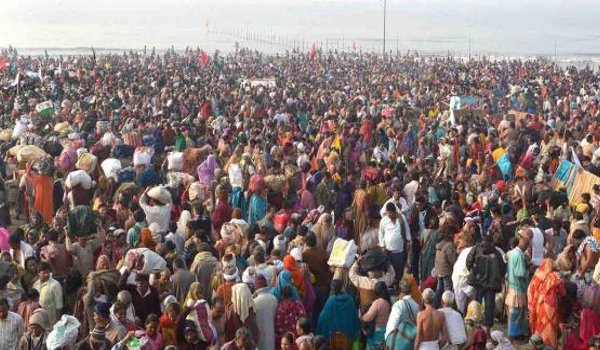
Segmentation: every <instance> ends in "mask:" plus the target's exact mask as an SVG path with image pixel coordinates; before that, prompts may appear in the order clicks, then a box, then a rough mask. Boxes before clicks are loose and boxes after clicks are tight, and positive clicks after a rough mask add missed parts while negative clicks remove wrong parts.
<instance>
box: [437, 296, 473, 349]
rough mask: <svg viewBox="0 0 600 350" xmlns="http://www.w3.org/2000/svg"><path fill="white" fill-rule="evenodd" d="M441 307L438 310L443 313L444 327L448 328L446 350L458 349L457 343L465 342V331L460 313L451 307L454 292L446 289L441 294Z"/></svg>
mask: <svg viewBox="0 0 600 350" xmlns="http://www.w3.org/2000/svg"><path fill="white" fill-rule="evenodd" d="M442 306H443V307H442V308H441V309H439V310H438V311H440V312H442V313H443V314H444V319H445V321H446V329H448V339H449V342H450V345H448V346H446V347H445V348H444V349H446V350H454V349H458V348H459V345H462V344H464V343H466V342H467V333H466V331H465V320H464V319H463V318H462V316H461V315H460V313H459V312H458V311H456V310H454V309H453V308H452V306H454V293H452V292H451V291H449V290H447V291H445V292H444V294H442Z"/></svg>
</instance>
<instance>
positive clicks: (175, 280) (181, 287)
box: [170, 259, 196, 303]
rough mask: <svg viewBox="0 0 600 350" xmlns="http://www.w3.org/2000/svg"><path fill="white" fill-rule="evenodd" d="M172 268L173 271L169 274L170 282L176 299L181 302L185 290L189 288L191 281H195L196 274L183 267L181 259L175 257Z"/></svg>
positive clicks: (183, 263)
mask: <svg viewBox="0 0 600 350" xmlns="http://www.w3.org/2000/svg"><path fill="white" fill-rule="evenodd" d="M173 269H174V270H175V273H174V274H173V275H172V276H171V278H170V282H171V284H172V285H173V289H174V294H175V297H176V298H177V301H178V302H180V303H183V302H184V299H185V293H186V291H188V290H189V289H190V286H191V285H192V283H194V282H196V274H194V273H193V272H191V271H189V270H187V269H186V268H185V262H184V261H183V259H175V261H174V262H173Z"/></svg>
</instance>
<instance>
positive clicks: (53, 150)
mask: <svg viewBox="0 0 600 350" xmlns="http://www.w3.org/2000/svg"><path fill="white" fill-rule="evenodd" d="M44 151H46V153H48V154H49V155H51V156H52V157H58V156H59V155H60V154H61V152H62V151H63V146H62V145H61V144H60V141H59V139H58V137H56V136H50V137H48V138H47V139H46V140H45V141H44Z"/></svg>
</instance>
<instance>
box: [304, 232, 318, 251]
mask: <svg viewBox="0 0 600 350" xmlns="http://www.w3.org/2000/svg"><path fill="white" fill-rule="evenodd" d="M304 243H306V245H307V246H308V247H309V248H314V247H316V246H317V236H316V235H315V234H314V233H313V232H309V233H307V234H306V236H304Z"/></svg>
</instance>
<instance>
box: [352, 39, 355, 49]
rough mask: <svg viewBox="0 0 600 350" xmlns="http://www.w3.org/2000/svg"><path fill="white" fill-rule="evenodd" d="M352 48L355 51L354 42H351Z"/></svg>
mask: <svg viewBox="0 0 600 350" xmlns="http://www.w3.org/2000/svg"><path fill="white" fill-rule="evenodd" d="M352 50H354V51H356V42H354V41H353V42H352Z"/></svg>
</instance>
